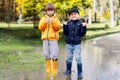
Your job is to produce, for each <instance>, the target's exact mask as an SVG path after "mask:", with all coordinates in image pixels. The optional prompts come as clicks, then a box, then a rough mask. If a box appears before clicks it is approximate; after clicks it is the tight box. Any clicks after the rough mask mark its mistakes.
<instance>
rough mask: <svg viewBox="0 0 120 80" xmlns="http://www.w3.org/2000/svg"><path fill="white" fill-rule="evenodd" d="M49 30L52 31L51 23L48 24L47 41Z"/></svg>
mask: <svg viewBox="0 0 120 80" xmlns="http://www.w3.org/2000/svg"><path fill="white" fill-rule="evenodd" d="M49 29H50V22H49V23H48V31H47V39H48V34H49Z"/></svg>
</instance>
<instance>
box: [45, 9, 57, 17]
mask: <svg viewBox="0 0 120 80" xmlns="http://www.w3.org/2000/svg"><path fill="white" fill-rule="evenodd" d="M54 12H55V11H54V10H47V11H46V13H47V15H48V16H53V15H54Z"/></svg>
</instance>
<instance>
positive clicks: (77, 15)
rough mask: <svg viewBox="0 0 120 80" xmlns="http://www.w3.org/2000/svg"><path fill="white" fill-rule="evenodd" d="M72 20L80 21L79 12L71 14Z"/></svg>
mask: <svg viewBox="0 0 120 80" xmlns="http://www.w3.org/2000/svg"><path fill="white" fill-rule="evenodd" d="M70 19H71V20H77V19H79V14H78V13H77V12H72V13H71V14H70Z"/></svg>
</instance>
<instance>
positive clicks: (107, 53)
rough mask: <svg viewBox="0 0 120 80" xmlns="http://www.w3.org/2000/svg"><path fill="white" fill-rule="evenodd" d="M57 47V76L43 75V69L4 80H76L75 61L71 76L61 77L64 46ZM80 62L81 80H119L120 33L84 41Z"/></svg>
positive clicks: (63, 63) (65, 53)
mask: <svg viewBox="0 0 120 80" xmlns="http://www.w3.org/2000/svg"><path fill="white" fill-rule="evenodd" d="M59 47H60V56H59V65H58V73H57V75H47V74H45V72H44V71H45V68H44V69H43V71H42V72H32V71H24V72H18V74H16V75H10V76H9V77H8V78H6V79H5V80H77V75H76V74H77V71H76V62H75V60H74V61H73V67H72V75H71V76H64V75H63V72H64V71H65V68H66V66H65V61H66V57H67V52H66V46H65V45H60V46H59ZM82 60H83V79H82V80H120V33H116V34H112V35H108V36H102V37H99V38H95V39H91V40H88V41H84V42H83V43H82ZM0 80H1V79H0Z"/></svg>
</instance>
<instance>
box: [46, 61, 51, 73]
mask: <svg viewBox="0 0 120 80" xmlns="http://www.w3.org/2000/svg"><path fill="white" fill-rule="evenodd" d="M50 72H51V60H50V59H48V60H46V73H47V74H50Z"/></svg>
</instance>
